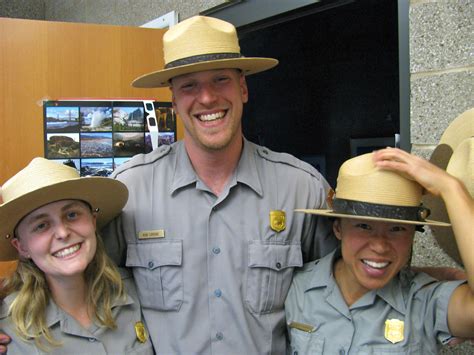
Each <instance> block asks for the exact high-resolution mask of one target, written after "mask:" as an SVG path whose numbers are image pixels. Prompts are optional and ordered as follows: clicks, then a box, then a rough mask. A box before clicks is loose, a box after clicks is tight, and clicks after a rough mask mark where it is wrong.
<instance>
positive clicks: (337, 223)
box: [332, 218, 342, 240]
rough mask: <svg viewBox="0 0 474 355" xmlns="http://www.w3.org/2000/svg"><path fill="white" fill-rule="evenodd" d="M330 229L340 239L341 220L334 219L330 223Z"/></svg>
mask: <svg viewBox="0 0 474 355" xmlns="http://www.w3.org/2000/svg"><path fill="white" fill-rule="evenodd" d="M332 230H333V232H334V235H335V236H336V238H337V239H339V240H342V232H341V220H340V219H339V218H337V219H335V220H334V222H333V224H332Z"/></svg>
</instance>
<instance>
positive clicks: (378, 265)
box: [362, 260, 390, 269]
mask: <svg viewBox="0 0 474 355" xmlns="http://www.w3.org/2000/svg"><path fill="white" fill-rule="evenodd" d="M362 262H363V263H364V264H366V265H369V266H370V267H373V268H375V269H383V268H384V267H387V266H388V264H390V263H389V262H384V263H377V262H375V261H370V260H362Z"/></svg>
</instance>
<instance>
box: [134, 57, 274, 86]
mask: <svg viewBox="0 0 474 355" xmlns="http://www.w3.org/2000/svg"><path fill="white" fill-rule="evenodd" d="M277 64H278V60H276V59H274V58H253V57H250V58H247V57H241V58H233V59H218V60H210V61H205V62H197V63H192V64H187V65H182V66H179V67H175V68H168V69H162V70H157V71H154V72H151V73H148V74H145V75H142V76H140V77H138V78H136V79H135V80H134V81H133V82H132V86H133V87H136V88H157V87H165V86H170V80H171V79H172V78H174V77H176V76H179V75H184V74H190V73H195V72H198V71H205V70H214V69H240V70H242V71H243V73H244V75H251V74H255V73H259V72H262V71H265V70H268V69H271V68H273V67H274V66H276V65H277Z"/></svg>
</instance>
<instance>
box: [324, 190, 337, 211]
mask: <svg viewBox="0 0 474 355" xmlns="http://www.w3.org/2000/svg"><path fill="white" fill-rule="evenodd" d="M335 195H336V193H335V192H334V190H333V189H329V191H328V195H327V197H326V203H327V204H328V206H329V208H330V209H332V208H333V207H332V206H333V200H334V196H335Z"/></svg>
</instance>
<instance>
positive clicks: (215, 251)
mask: <svg viewBox="0 0 474 355" xmlns="http://www.w3.org/2000/svg"><path fill="white" fill-rule="evenodd" d="M212 252H213V253H214V254H219V253H220V252H221V248H219V247H214V248H212Z"/></svg>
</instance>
